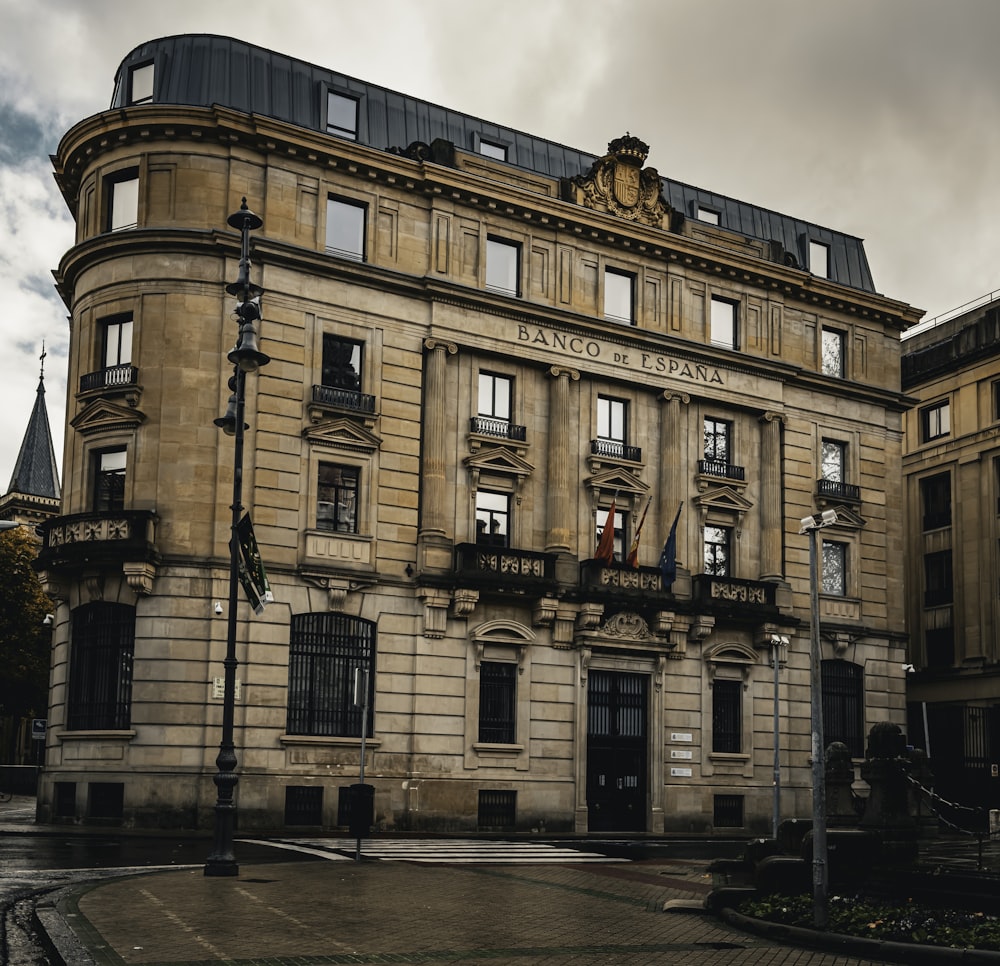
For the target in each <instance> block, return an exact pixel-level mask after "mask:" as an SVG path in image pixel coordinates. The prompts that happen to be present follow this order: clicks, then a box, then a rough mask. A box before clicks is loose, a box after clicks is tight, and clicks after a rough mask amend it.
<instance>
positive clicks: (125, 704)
mask: <svg viewBox="0 0 1000 966" xmlns="http://www.w3.org/2000/svg"><path fill="white" fill-rule="evenodd" d="M71 627H72V630H71V641H70V667H69V689H68V709H67V718H66V727H67V728H68V729H69V730H70V731H91V730H95V731H96V730H100V731H122V730H124V729H126V728H128V727H129V726H130V724H131V717H132V659H133V656H134V653H135V608H134V607H129V606H127V605H125V604H115V603H109V602H106V601H96V602H94V603H90V604H84V605H83V606H82V607H77V608H75V609H74V611H73V614H72V624H71Z"/></svg>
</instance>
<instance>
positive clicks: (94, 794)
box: [87, 782, 125, 818]
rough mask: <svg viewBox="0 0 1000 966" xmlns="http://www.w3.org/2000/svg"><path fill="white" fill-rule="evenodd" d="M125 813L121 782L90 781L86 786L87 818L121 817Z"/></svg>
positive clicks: (123, 790) (123, 787) (123, 791)
mask: <svg viewBox="0 0 1000 966" xmlns="http://www.w3.org/2000/svg"><path fill="white" fill-rule="evenodd" d="M124 813H125V785H124V784H123V783H122V782H91V783H90V785H89V786H88V787H87V818H121V817H122V815H124Z"/></svg>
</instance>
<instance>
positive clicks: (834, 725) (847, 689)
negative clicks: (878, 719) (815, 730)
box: [820, 660, 865, 758]
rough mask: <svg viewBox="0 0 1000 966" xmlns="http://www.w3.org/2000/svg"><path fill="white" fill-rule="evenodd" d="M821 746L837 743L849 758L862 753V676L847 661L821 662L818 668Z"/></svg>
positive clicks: (863, 749) (863, 707) (861, 755)
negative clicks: (842, 744) (841, 744)
mask: <svg viewBox="0 0 1000 966" xmlns="http://www.w3.org/2000/svg"><path fill="white" fill-rule="evenodd" d="M820 681H821V685H820V686H821V690H822V705H823V707H822V712H823V743H824V744H826V745H829V744H830V743H831V742H834V741H841V742H843V743H844V744H845V745H847V749H848V751H850V753H851V757H852V758H863V757H864V753H865V672H864V669H863V668H862V667H861V665H859V664H852V663H851V662H850V661H844V660H831V661H823V662H822V663H821V665H820Z"/></svg>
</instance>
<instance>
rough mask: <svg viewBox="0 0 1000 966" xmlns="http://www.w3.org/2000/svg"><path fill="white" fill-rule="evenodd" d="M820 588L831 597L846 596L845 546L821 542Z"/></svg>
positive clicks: (827, 541)
mask: <svg viewBox="0 0 1000 966" xmlns="http://www.w3.org/2000/svg"><path fill="white" fill-rule="evenodd" d="M821 573H822V577H821V580H820V587H821V589H822V592H823V593H824V594H830V595H831V596H833V597H846V596H847V544H846V543H836V542H834V541H832V540H824V541H823V550H822V562H821Z"/></svg>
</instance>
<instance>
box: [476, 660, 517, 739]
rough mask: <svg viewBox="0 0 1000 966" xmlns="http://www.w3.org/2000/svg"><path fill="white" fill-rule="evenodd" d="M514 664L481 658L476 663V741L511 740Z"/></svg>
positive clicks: (515, 668)
mask: <svg viewBox="0 0 1000 966" xmlns="http://www.w3.org/2000/svg"><path fill="white" fill-rule="evenodd" d="M516 684H517V665H516V664H512V663H507V662H502V661H483V662H482V663H481V664H480V665H479V740H480V741H481V742H484V743H488V744H505V745H511V744H513V743H514V738H515V729H514V723H515V721H516V710H517V706H516Z"/></svg>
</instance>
